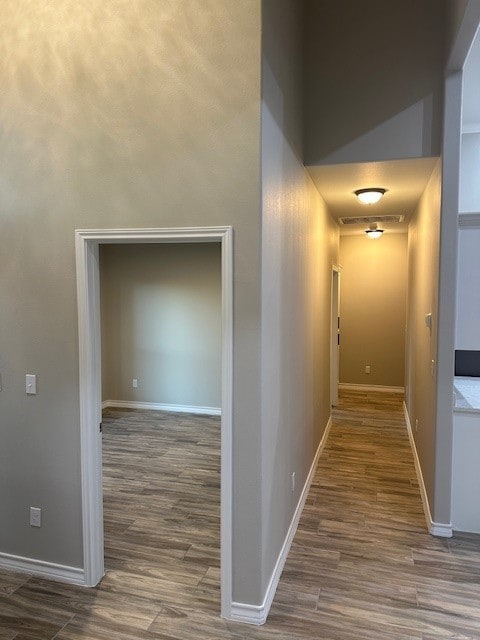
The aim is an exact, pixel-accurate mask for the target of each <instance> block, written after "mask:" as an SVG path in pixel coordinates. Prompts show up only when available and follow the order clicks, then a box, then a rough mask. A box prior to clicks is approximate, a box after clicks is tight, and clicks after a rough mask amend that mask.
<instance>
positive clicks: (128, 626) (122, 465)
mask: <svg viewBox="0 0 480 640" xmlns="http://www.w3.org/2000/svg"><path fill="white" fill-rule="evenodd" d="M219 451H220V420H219V419H218V418H210V417H200V416H190V415H182V414H167V413H161V412H141V411H128V410H110V411H108V412H107V413H106V416H105V429H104V502H105V560H106V567H107V574H106V576H105V578H104V579H103V580H102V582H101V584H100V585H99V586H98V587H97V588H95V589H84V588H81V587H74V586H69V585H65V584H61V583H56V582H51V581H47V580H43V579H40V578H35V577H29V576H25V575H21V574H13V573H9V572H0V640H33V639H34V638H36V639H45V640H51V639H52V638H56V639H57V640H79V639H84V640H89V639H92V640H106V639H107V638H108V640H111V639H118V640H124V639H125V640H127V639H128V640H180V639H182V640H183V639H185V638H195V639H206V640H220V639H225V640H254V639H258V640H287V639H289V640H300V639H312V640H313V639H314V638H315V639H322V640H366V639H367V638H368V639H369V640H380V639H382V640H400V639H402V640H434V639H440V640H441V639H443V638H449V639H451V640H453V639H455V640H472V639H476V640H478V639H480V537H479V536H473V535H466V534H457V535H455V537H454V538H453V539H451V540H446V539H439V538H433V537H431V536H430V535H429V534H428V533H427V531H426V525H425V519H424V516H423V512H422V505H421V500H420V494H419V490H418V486H417V480H416V477H415V470H414V466H413V460H412V454H411V451H410V448H409V443H408V438H407V434H406V430H405V425H404V421H403V413H402V408H401V400H400V398H399V397H398V396H395V395H389V394H373V393H343V394H342V396H341V404H340V406H339V407H338V408H337V409H336V411H335V413H334V422H333V426H332V430H331V433H330V436H329V439H328V442H327V446H326V448H325V450H324V452H323V454H322V456H321V459H320V463H319V466H318V469H317V472H316V475H315V479H314V482H313V484H312V487H311V489H310V492H309V495H308V499H307V504H306V506H305V509H304V512H303V515H302V518H301V521H300V525H299V528H298V532H297V534H296V536H295V540H294V542H293V545H292V549H291V552H290V554H289V557H288V560H287V563H286V565H285V570H284V572H283V574H282V578H281V580H280V583H279V586H278V590H277V594H276V596H275V599H274V602H273V605H272V609H271V612H270V616H269V619H268V621H267V623H266V625H264V626H263V627H252V626H248V625H241V624H235V623H231V622H228V621H225V620H221V619H220V618H219V617H218V612H219V607H220V602H219V600H220V598H219V462H220V455H219Z"/></svg>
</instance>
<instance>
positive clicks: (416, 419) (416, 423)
mask: <svg viewBox="0 0 480 640" xmlns="http://www.w3.org/2000/svg"><path fill="white" fill-rule="evenodd" d="M417 431H418V418H415V433H417Z"/></svg>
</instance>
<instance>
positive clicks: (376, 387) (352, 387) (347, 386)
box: [338, 382, 405, 393]
mask: <svg viewBox="0 0 480 640" xmlns="http://www.w3.org/2000/svg"><path fill="white" fill-rule="evenodd" d="M338 388H339V389H344V390H345V391H379V392H381V393H405V387H385V386H383V385H381V384H372V385H370V384H351V383H350V382H340V384H339V385H338Z"/></svg>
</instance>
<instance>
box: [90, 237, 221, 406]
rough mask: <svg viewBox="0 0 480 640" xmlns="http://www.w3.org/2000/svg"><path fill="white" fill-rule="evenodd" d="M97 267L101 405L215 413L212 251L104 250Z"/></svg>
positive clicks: (216, 256)
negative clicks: (147, 404)
mask: <svg viewBox="0 0 480 640" xmlns="http://www.w3.org/2000/svg"><path fill="white" fill-rule="evenodd" d="M100 265H101V269H100V275H101V280H100V282H101V310H102V399H103V400H113V401H115V400H122V401H130V402H150V403H160V404H169V405H179V406H187V407H212V408H220V406H221V364H222V345H221V336H222V291H221V248H220V244H219V243H205V244H200V243H191V244H146V245H134V244H126V245H118V244H105V245H101V246H100ZM133 378H135V379H137V381H138V387H137V388H133V387H132V380H133Z"/></svg>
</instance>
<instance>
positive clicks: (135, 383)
mask: <svg viewBox="0 0 480 640" xmlns="http://www.w3.org/2000/svg"><path fill="white" fill-rule="evenodd" d="M132 387H133V388H134V389H136V388H137V387H138V379H137V378H134V379H133V380H132Z"/></svg>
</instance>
